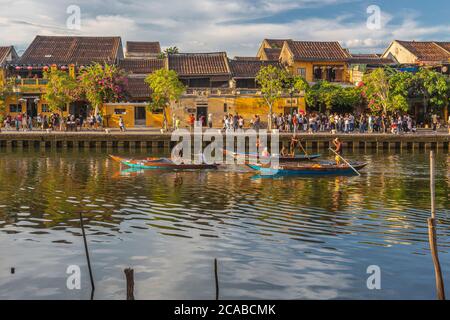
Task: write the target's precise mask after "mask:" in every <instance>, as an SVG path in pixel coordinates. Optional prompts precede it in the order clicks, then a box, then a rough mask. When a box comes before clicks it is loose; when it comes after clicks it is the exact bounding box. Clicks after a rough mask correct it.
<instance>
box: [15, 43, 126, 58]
mask: <svg viewBox="0 0 450 320" xmlns="http://www.w3.org/2000/svg"><path fill="white" fill-rule="evenodd" d="M122 57H123V52H122V41H121V39H120V37H73V36H63V37H56V36H36V38H35V39H34V40H33V42H32V43H31V45H30V46H29V47H28V49H27V50H26V51H25V53H24V54H23V55H22V57H21V58H20V59H19V61H18V63H19V64H25V65H26V64H29V65H33V64H76V65H82V64H91V63H95V62H99V63H105V62H106V63H115V62H116V61H117V59H119V58H122Z"/></svg>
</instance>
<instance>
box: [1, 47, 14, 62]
mask: <svg viewBox="0 0 450 320" xmlns="http://www.w3.org/2000/svg"><path fill="white" fill-rule="evenodd" d="M11 48H12V47H0V64H2V63H3V62H5V60H6V57H7V56H8V54H9V52H10V51H11Z"/></svg>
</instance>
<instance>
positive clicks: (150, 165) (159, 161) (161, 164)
mask: <svg viewBox="0 0 450 320" xmlns="http://www.w3.org/2000/svg"><path fill="white" fill-rule="evenodd" d="M113 157H114V158H113ZM111 158H113V159H114V160H115V161H118V162H120V163H122V164H124V165H126V166H128V167H130V168H133V169H153V170H198V169H217V167H218V165H216V164H184V163H182V164H176V163H174V162H173V161H172V160H170V159H167V158H155V159H151V160H147V159H143V160H135V159H123V158H120V157H116V156H111Z"/></svg>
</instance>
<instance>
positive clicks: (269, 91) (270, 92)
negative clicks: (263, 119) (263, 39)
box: [256, 65, 289, 130]
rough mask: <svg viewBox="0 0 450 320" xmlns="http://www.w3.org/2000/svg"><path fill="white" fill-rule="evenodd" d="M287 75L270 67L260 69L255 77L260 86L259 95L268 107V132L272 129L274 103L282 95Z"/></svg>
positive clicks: (282, 70) (283, 71)
mask: <svg viewBox="0 0 450 320" xmlns="http://www.w3.org/2000/svg"><path fill="white" fill-rule="evenodd" d="M288 78H289V76H288V73H287V72H286V71H285V70H284V69H280V68H277V67H275V66H272V65H268V66H264V67H262V68H261V69H260V70H259V72H258V74H257V75H256V82H257V83H258V84H259V85H260V86H261V94H262V96H263V98H264V100H265V102H266V104H267V105H268V107H269V115H268V128H267V129H268V130H271V129H272V114H273V106H274V104H275V102H276V101H277V100H278V99H279V98H280V97H281V96H282V95H283V92H284V91H285V88H286V83H287V81H288V80H287V79H288Z"/></svg>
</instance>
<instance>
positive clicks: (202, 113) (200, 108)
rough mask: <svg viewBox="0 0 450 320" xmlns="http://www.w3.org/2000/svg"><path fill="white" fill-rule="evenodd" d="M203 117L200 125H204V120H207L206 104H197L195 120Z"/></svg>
mask: <svg viewBox="0 0 450 320" xmlns="http://www.w3.org/2000/svg"><path fill="white" fill-rule="evenodd" d="M202 118H203V123H202V126H204V127H205V126H206V121H208V106H197V121H200V120H201V119H202Z"/></svg>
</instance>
